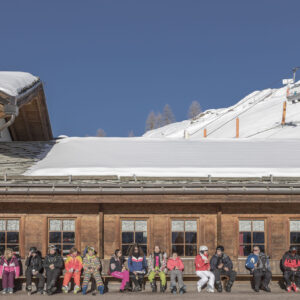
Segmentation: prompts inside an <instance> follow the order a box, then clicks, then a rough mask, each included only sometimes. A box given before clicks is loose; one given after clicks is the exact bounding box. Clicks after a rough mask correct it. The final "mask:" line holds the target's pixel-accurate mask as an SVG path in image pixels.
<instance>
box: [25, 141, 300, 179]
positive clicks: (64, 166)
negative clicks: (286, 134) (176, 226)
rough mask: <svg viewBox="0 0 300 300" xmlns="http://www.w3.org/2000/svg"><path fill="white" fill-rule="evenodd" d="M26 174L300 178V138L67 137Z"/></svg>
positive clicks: (58, 142) (56, 144)
mask: <svg viewBox="0 0 300 300" xmlns="http://www.w3.org/2000/svg"><path fill="white" fill-rule="evenodd" d="M48 150H49V152H48V153H46V154H45V157H44V158H41V159H40V160H39V161H38V162H37V163H36V164H34V165H33V166H32V167H30V168H29V169H28V170H27V171H26V172H25V173H24V175H31V176H63V175H74V176H75V175H78V176H84V175H91V176H97V175H98V176H105V175H117V176H134V175H135V176H152V177H164V176H167V177H172V176H174V177H190V176H193V177H201V176H208V175H211V176H217V177H218V176H220V177H226V176H227V177H249V176H250V177H251V176H255V177H260V176H269V175H270V174H272V175H274V176H300V159H299V157H300V139H298V140H297V139H285V140H282V139H270V140H261V139H251V140H250V139H202V140H183V139H153V138H151V139H150V138H143V137H140V138H97V137H86V138H78V137H73V138H65V139H61V140H58V141H57V142H56V143H55V144H54V145H53V147H52V148H50V149H48Z"/></svg>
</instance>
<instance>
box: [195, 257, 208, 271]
mask: <svg viewBox="0 0 300 300" xmlns="http://www.w3.org/2000/svg"><path fill="white" fill-rule="evenodd" d="M195 268H196V271H209V270H210V263H209V260H208V256H205V255H204V254H198V255H197V256H196V258H195Z"/></svg>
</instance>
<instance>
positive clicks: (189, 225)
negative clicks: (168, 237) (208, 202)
mask: <svg viewBox="0 0 300 300" xmlns="http://www.w3.org/2000/svg"><path fill="white" fill-rule="evenodd" d="M173 251H176V252H177V253H178V255H180V256H196V255H197V221H196V220H172V252H173Z"/></svg>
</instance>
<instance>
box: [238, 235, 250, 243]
mask: <svg viewBox="0 0 300 300" xmlns="http://www.w3.org/2000/svg"><path fill="white" fill-rule="evenodd" d="M240 234H242V236H243V244H250V243H251V232H241V233H240Z"/></svg>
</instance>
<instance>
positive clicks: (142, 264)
mask: <svg viewBox="0 0 300 300" xmlns="http://www.w3.org/2000/svg"><path fill="white" fill-rule="evenodd" d="M128 269H129V272H131V273H133V272H139V273H144V274H146V273H147V269H148V265H147V260H146V256H144V257H141V256H140V257H135V256H129V257H128Z"/></svg>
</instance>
